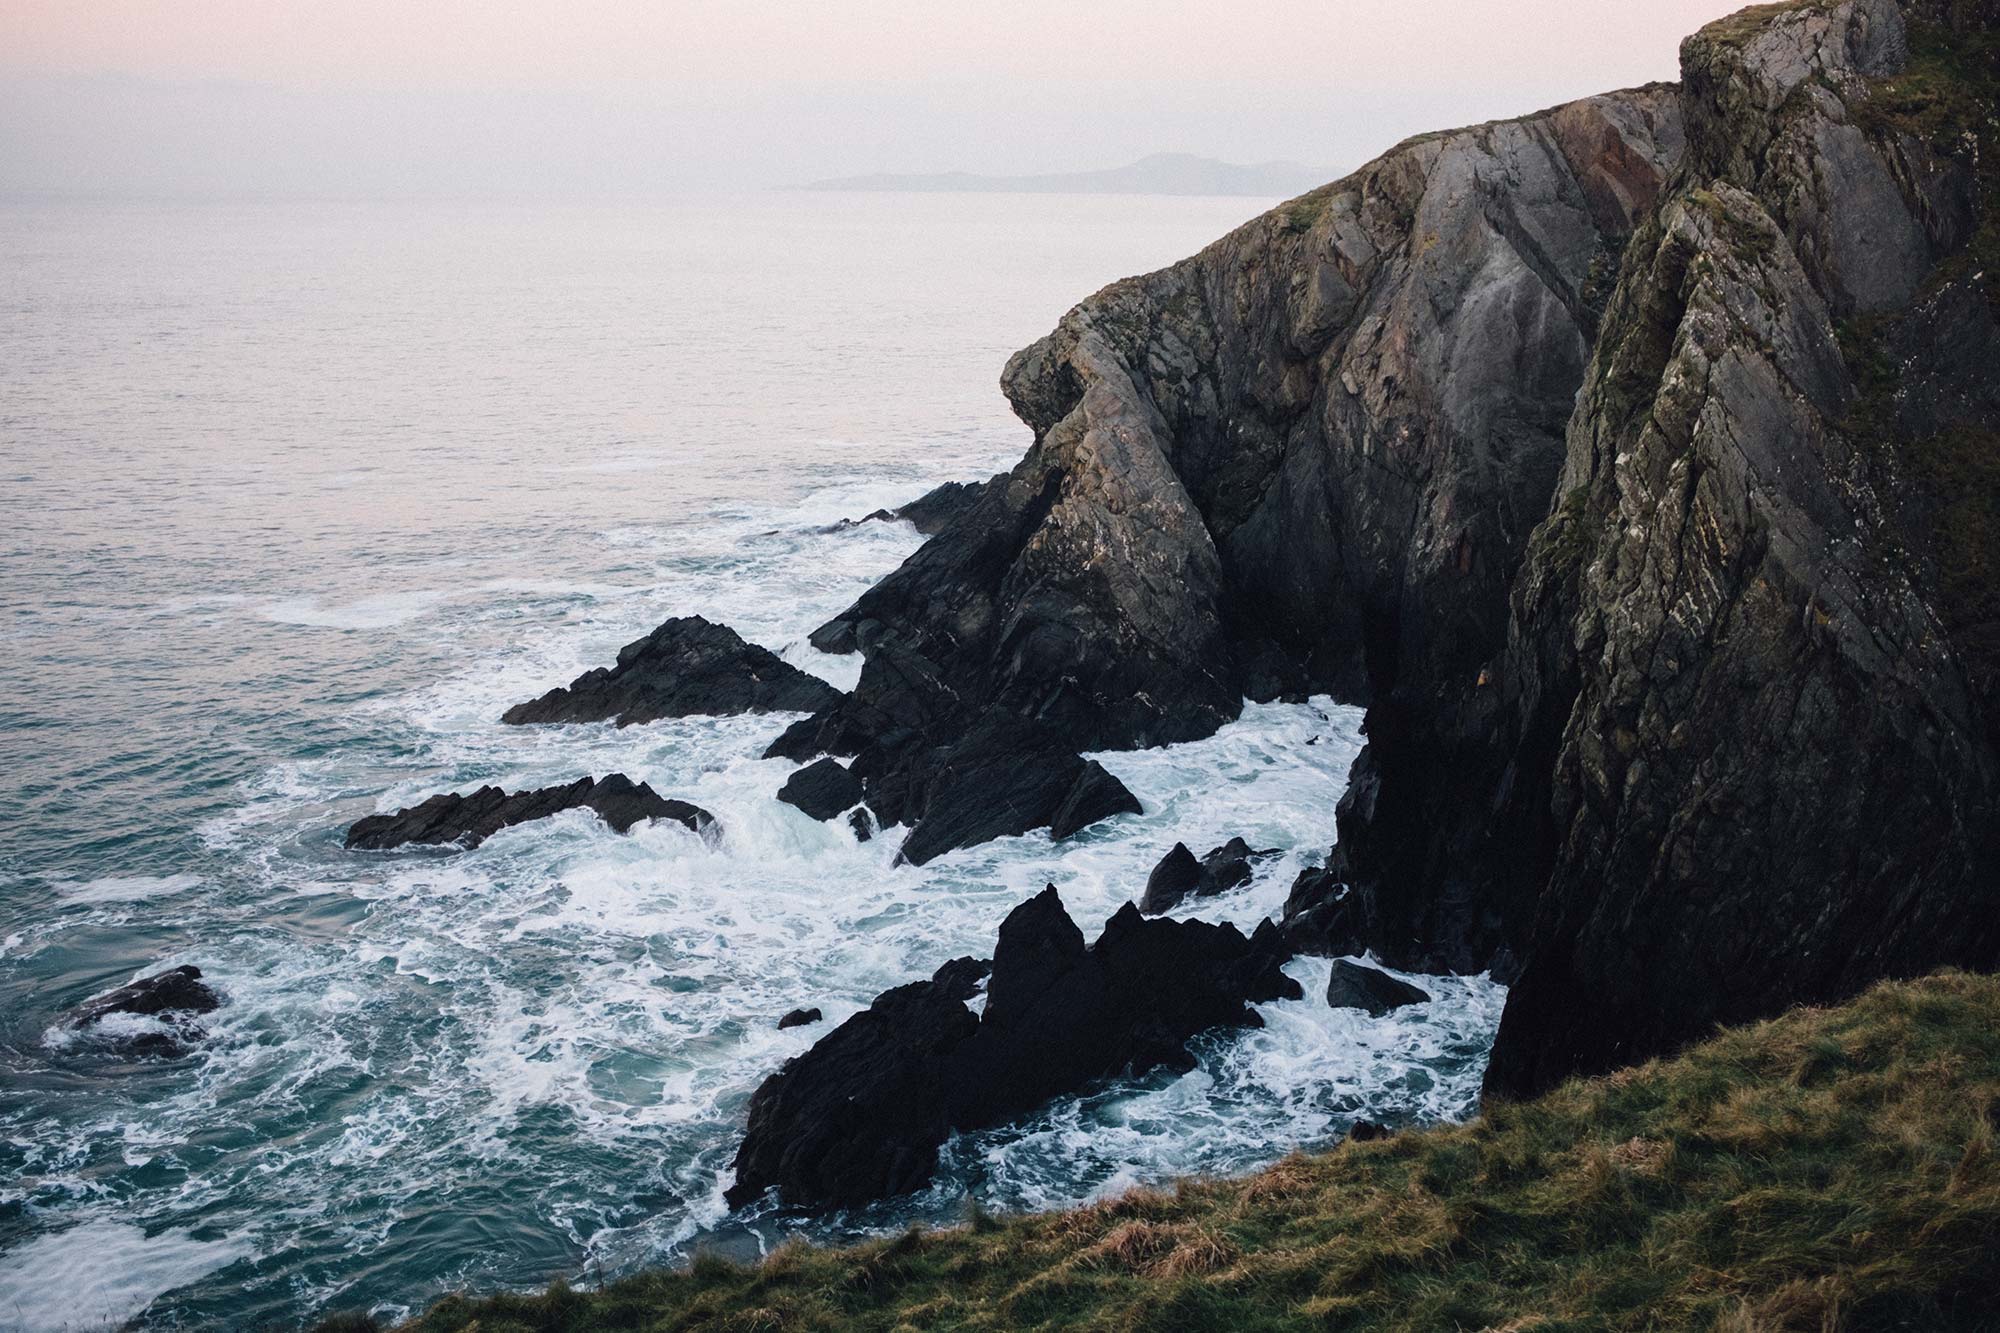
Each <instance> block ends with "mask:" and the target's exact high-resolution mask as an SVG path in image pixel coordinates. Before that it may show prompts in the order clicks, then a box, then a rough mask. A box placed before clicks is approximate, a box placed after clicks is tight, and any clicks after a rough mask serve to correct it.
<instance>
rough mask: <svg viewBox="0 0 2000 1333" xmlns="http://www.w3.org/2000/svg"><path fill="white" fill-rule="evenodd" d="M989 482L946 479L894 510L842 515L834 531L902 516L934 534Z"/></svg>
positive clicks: (918, 527) (920, 530)
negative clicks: (859, 514)
mask: <svg viewBox="0 0 2000 1333" xmlns="http://www.w3.org/2000/svg"><path fill="white" fill-rule="evenodd" d="M1003 475H1004V474H1003ZM995 480H998V478H996V479H995ZM987 485H988V483H986V482H983V481H947V482H945V483H944V484H943V485H942V486H936V487H933V488H932V489H930V490H928V491H925V492H924V493H923V494H922V495H920V496H918V497H917V498H916V499H914V500H912V501H910V502H909V503H908V504H906V505H899V506H897V507H896V508H894V509H877V510H876V511H875V512H874V513H872V514H864V515H862V516H861V517H860V518H858V519H855V518H843V519H842V520H840V522H838V523H836V524H834V525H833V526H834V530H835V531H838V530H839V529H842V528H852V527H858V526H860V525H861V524H863V523H891V522H895V521H896V520H898V519H900V520H902V521H903V522H906V523H909V524H910V525H911V526H913V527H915V528H916V530H917V531H918V532H921V533H923V534H924V535H925V536H926V537H930V536H934V535H936V534H937V533H938V532H941V531H942V530H943V529H944V527H945V525H946V524H948V523H950V522H951V521H952V520H953V519H955V518H957V517H958V516H959V515H960V514H962V513H964V512H965V511H966V510H967V509H969V508H971V507H972V504H973V502H974V501H975V500H977V499H978V498H979V493H980V491H982V490H984V489H985V487H986V486H987ZM824 651H838V652H852V651H853V645H852V643H851V642H850V643H848V645H847V646H846V647H844V648H839V649H830V650H824Z"/></svg>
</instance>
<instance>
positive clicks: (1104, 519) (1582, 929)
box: [781, 0, 2000, 1093]
mask: <svg viewBox="0 0 2000 1333" xmlns="http://www.w3.org/2000/svg"><path fill="white" fill-rule="evenodd" d="M1995 27H1996V16H1995V12H1994V7H1993V5H1992V4H1990V3H1985V2H1984V0H1952V2H1950V3H1947V0H1901V3H1900V4H1899V3H1897V0H1794V2H1793V3H1788V4H1780V5H1775V6H1763V7H1759V8H1756V9H1752V10H1747V11H1745V12H1744V13H1743V14H1740V15H1737V16H1735V17H1734V18H1731V19H1728V20H1725V21H1723V22H1721V23H1718V24H1715V25H1712V26H1711V27H1710V28H1708V29H1706V30H1704V31H1703V32H1702V33H1700V34H1699V35H1697V36H1695V37H1694V38H1691V39H1690V40H1689V41H1688V43H1687V44H1686V45H1685V47H1684V49H1683V66H1684V73H1685V82H1684V84H1683V85H1681V86H1678V87H1669V86H1659V87H1650V88H1642V89H1636V90H1633V91H1629V92H1624V93H1616V94H1610V95H1607V96H1604V97H1596V98H1587V99H1584V100H1583V101H1580V102H1575V103H1571V104H1569V105H1567V106H1564V107H1559V108H1557V109H1555V110H1553V111H1549V112H1546V113H1543V114H1541V115H1537V116H1530V117H1527V118H1524V119H1521V120H1516V121H1506V122H1500V123H1496V124H1492V125H1486V126H1480V127H1476V128H1473V129H1467V130H1459V131H1453V132H1449V133H1444V134H1436V135H1429V136H1424V137H1422V138H1418V139H1414V140H1411V141H1410V142H1408V143H1406V144H1403V145H1402V146H1400V147H1398V148H1397V149H1395V150H1393V151H1392V152H1390V153H1388V154H1386V155H1385V156H1383V157H1382V158H1380V159H1378V160H1377V161H1375V162H1373V163H1371V164H1369V165H1368V166H1367V167H1365V168H1363V169H1362V170H1361V171H1360V172H1358V173H1356V174H1355V175H1354V176H1352V177H1349V178H1348V179H1347V180H1344V181H1341V182H1338V183H1336V184H1334V185H1331V186H1328V187H1326V188H1324V189H1322V190H1318V191H1315V192H1313V193H1312V194H1309V195H1306V196H1304V197H1302V198H1300V199H1298V200H1294V201H1293V202H1291V203H1290V204H1287V205H1285V206H1283V207H1281V208H1279V209H1277V210H1274V211H1273V212H1272V213H1269V214H1267V215H1265V216H1264V217H1262V218H1259V219H1257V220H1255V221H1253V222H1251V223H1249V224H1247V225H1246V226H1244V227H1242V228H1240V229H1238V230H1237V231H1236V232H1233V233H1231V234H1230V235H1229V236H1227V237H1225V238H1223V239H1222V240H1220V241H1218V242H1217V243H1216V244H1214V245H1212V246H1210V247H1209V248H1208V249H1207V250H1205V251H1203V252H1202V253H1201V254H1200V255H1197V256H1195V257H1194V258H1193V259H1190V260H1188V261H1186V262H1184V263H1182V264H1178V265H1175V266H1174V267H1172V268H1169V269H1166V270H1163V271H1161V272H1159V273H1155V274H1151V275H1148V276H1145V277H1141V278H1135V279H1131V280H1128V281H1125V282H1120V283H1116V284H1113V285H1112V286H1110V287H1108V288H1106V289H1105V290H1104V291H1102V292H1100V293H1098V294H1097V295H1096V296H1094V297H1092V298H1090V299H1089V300H1087V301H1085V302H1084V303H1083V304H1081V305H1079V306H1078V307H1077V308H1076V309H1075V310H1073V311H1071V312H1070V313H1069V314H1068V315H1067V316H1065V317H1064V319H1063V320H1062V322H1061V324H1060V325H1059V326H1058V328H1057V329H1056V330H1055V332H1054V333H1052V334H1051V335H1050V336H1049V337H1047V338H1045V339H1043V340H1041V341H1040V342H1038V343H1036V344H1035V345H1033V346H1032V347H1029V348H1027V349H1026V350H1024V351H1023V352H1021V353H1019V354H1018V355H1016V356H1015V357H1014V358H1013V360H1012V361H1010V362H1009V364H1008V367H1007V370H1006V372H1005V376H1004V379H1003V384H1004V387H1005V389H1006V391H1007V393H1008V395H1009V397H1010V399H1011V400H1012V401H1013V403H1014V405H1015V408H1016V410H1017V412H1018V413H1019V414H1020V415H1021V417H1022V418H1023V419H1024V420H1025V421H1027V422H1028V423H1029V425H1030V426H1031V427H1033V429H1034V432H1035V437H1036V438H1035V444H1034V446H1033V448H1032V449H1031V450H1030V451H1029V453H1028V455H1027V456H1026V457H1025V458H1024V459H1023V460H1022V462H1021V463H1020V465H1019V466H1017V467H1016V468H1015V469H1014V470H1013V471H1012V472H1010V473H1009V474H1007V475H1006V476H1005V477H1004V478H998V479H995V480H994V481H993V482H991V483H989V484H987V485H986V486H985V487H984V488H983V489H982V490H981V492H980V494H979V495H978V497H977V498H976V499H975V500H974V501H973V503H972V504H971V505H970V507H968V508H967V509H966V510H965V511H964V512H963V513H962V514H960V515H959V516H958V517H957V518H955V519H954V520H952V521H951V522H949V523H947V524H946V525H945V527H944V528H943V529H942V530H941V531H940V532H939V533H938V535H937V536H936V537H935V538H933V539H932V541H931V542H930V543H929V544H927V545H926V546H925V547H924V548H923V549H921V550H920V551H918V552H917V553H916V554H915V555H914V556H912V557H911V558H910V559H909V560H908V561H907V562H905V564H904V565H903V566H902V568H900V569H899V570H897V571H896V572H895V573H894V574H892V575H891V576H890V577H889V578H887V579H885V580H883V582H882V583H880V584H879V585H877V586H876V587H875V588H873V589H871V590H870V591H869V592H868V593H867V594H865V595H864V596H863V597H862V598H860V599H859V600H858V601H857V602H856V603H855V605H854V606H853V607H851V608H850V609H849V610H847V611H846V612H844V613H842V615H841V616H839V617H837V618H836V619H835V620H834V621H832V622H830V623H829V624H828V625H827V626H825V627H823V628H822V630H821V631H819V633H818V634H817V636H816V641H817V642H819V643H820V644H821V646H823V647H826V648H828V649H830V650H850V649H852V650H858V651H861V652H863V653H865V654H866V655H867V658H868V661H867V663H866V664H865V666H864V670H863V673H862V681H861V685H860V687H859V688H858V689H857V690H856V691H855V692H854V694H853V696H852V697H850V698H849V699H847V700H844V701H842V702H841V703H840V704H838V705H836V706H835V707H834V708H832V709H829V710H826V711H825V712H823V713H822V714H821V715H819V716H818V717H816V718H815V719H813V721H812V722H811V723H809V724H806V725H805V726H804V727H802V728H801V729H799V730H798V731H797V732H796V733H794V734H793V735H791V736H789V737H788V738H787V740H786V742H783V743H781V744H783V745H789V746H792V747H795V748H798V749H801V750H803V751H805V752H806V754H803V755H801V757H807V755H809V754H810V753H818V752H821V751H824V752H829V753H839V754H853V755H857V756H858V757H857V758H856V762H855V770H856V772H857V773H858V774H859V775H860V776H861V777H862V780H863V782H864V785H865V786H866V787H867V790H868V795H869V800H870V804H871V806H874V808H876V809H877V810H878V811H883V810H884V807H883V806H882V805H877V804H876V793H877V792H878V791H880V792H882V793H884V797H885V800H886V802H887V803H888V805H889V806H891V807H895V808H898V809H900V810H901V811H902V812H903V813H905V814H919V813H920V812H921V811H922V809H923V807H924V805H925V802H926V801H927V800H928V799H929V798H930V796H931V795H932V794H933V792H934V791H935V790H937V789H939V788H942V787H948V785H949V781H950V779H949V776H948V775H949V774H950V773H951V771H952V765H951V764H950V763H949V762H947V761H946V752H947V748H948V747H947V746H946V744H945V740H944V738H946V737H949V736H955V735H964V734H969V733H970V732H971V731H972V730H973V729H974V728H975V727H983V728H985V730H986V733H987V734H988V735H989V736H1005V735H1009V734H1012V733H1013V730H1014V729H1015V728H1019V727H1026V728H1031V729H1040V730H1039V732H1038V733H1031V734H1039V735H1041V736H1044V737H1047V738H1048V742H1047V743H1048V744H1049V745H1051V746H1055V747H1061V748H1068V749H1078V748H1080V749H1082V750H1085V751H1088V750H1093V749H1115V748H1119V747H1125V746H1139V745H1152V744H1158V743H1161V742H1165V741H1174V740H1181V739H1186V738H1189V737H1192V736H1198V735H1202V734H1205V733H1206V732H1208V731H1211V730H1213V729H1214V727H1215V726H1217V725H1218V724H1219V723H1221V722H1223V721H1225V720H1227V719H1228V718H1230V717H1232V716H1234V714H1235V711H1236V709H1237V707H1238V701H1239V699H1240V698H1241V697H1242V696H1243V695H1245V694H1248V695H1249V696H1251V697H1254V698H1269V697H1273V696H1276V695H1280V694H1291V693H1296V692H1298V691H1302V690H1308V689H1310V690H1327V691H1330V692H1332V693H1334V694H1335V695H1336V696H1338V697H1340V698H1342V699H1345V700H1348V701H1353V702H1359V703H1365V704H1367V705H1368V707H1369V716H1368V722H1367V735H1368V745H1367V748H1366V750H1365V751H1364V752H1363V755H1362V757H1361V759H1360V761H1359V762H1358V763H1357V765H1356V767H1355V769H1354V772H1353V774H1352V778H1351V781H1350V785H1349V790H1348V793H1347V795H1346V797H1345V798H1344V799H1343V800H1342V802H1341V806H1340V810H1339V826H1340V836H1339V841H1338V844H1337V846H1336V847H1335V848H1334V849H1333V851H1332V854H1331V855H1330V857H1329V859H1328V862H1327V864H1326V866H1325V867H1324V868H1323V869H1320V870H1316V871H1313V872H1310V873H1308V874H1306V875H1304V876H1302V877H1301V878H1300V880H1299V881H1298V883H1297V884H1296V885H1295V886H1294V888H1293V892H1292V895H1291V900H1290V902H1289V903H1288V907H1287V917H1286V923H1285V925H1286V929H1287V932H1288V935H1289V937H1290V938H1291V939H1293V940H1294V941H1296V942H1298V943H1299V944H1300V945H1301V946H1302V947H1307V948H1313V949H1317V950H1320V951H1323V952H1326V953H1329V954H1334V955H1343V954H1348V953H1352V952H1357V951H1361V950H1367V951H1371V952H1373V953H1374V954H1375V955H1376V956H1378V957H1380V958H1382V959H1383V960H1384V961H1385V962H1387V963H1389V964H1390V965H1392V966H1396V967H1400V968H1405V969H1414V970H1439V969H1445V970H1457V971H1480V970H1488V969H1490V970H1492V971H1493V972H1495V973H1496V974H1497V975H1499V976H1500V977H1501V978H1503V979H1506V980H1509V981H1511V982H1514V983H1515V984H1514V987H1513V991H1512V995H1511V998H1510V1002H1509V1005H1508V1009H1507V1015H1506V1018H1505V1021H1504V1022H1503V1024H1502V1027H1501V1032H1500V1038H1499V1044H1498V1048H1497V1049H1496V1052H1495V1056H1494V1061H1493V1066H1492V1072H1491V1076H1490V1077H1491V1084H1490V1086H1491V1087H1492V1089H1493V1090H1494V1091H1496V1092H1502V1093H1524V1092H1528V1091H1532V1090H1534V1089H1537V1088H1540V1087H1543V1086H1546V1085H1547V1084H1548V1083H1549V1082H1551V1081H1552V1080H1554V1079H1557V1078H1560V1077H1562V1076H1563V1075H1565V1074H1567V1073H1571V1072H1575V1071H1588V1070H1594V1069H1601V1068H1604V1067H1606V1066H1608V1065H1611V1064H1615V1063H1618V1062H1622V1061H1627V1060H1632V1059H1638V1058H1642V1057H1644V1056H1647V1055H1651V1054H1654V1053H1657V1052H1660V1051H1663V1050H1666V1049H1669V1048H1672V1047H1674V1046H1676V1045H1679V1044H1681V1043H1683V1042H1685V1041H1687V1040H1689V1039H1690V1038H1693V1037H1696V1036H1698V1035H1700V1034H1701V1033H1703V1032H1706V1031H1707V1030H1709V1028H1710V1027H1711V1026H1712V1025H1713V1024H1715V1023H1718V1022H1736V1021H1743V1020H1747V1019H1750V1018H1754V1017H1757V1016H1761V1015H1764V1014H1768V1013H1771V1012H1774V1011H1775V1010H1777V1009H1780V1008H1783V1007H1784V1006H1786V1005H1788V1004H1792V1003H1795V1002H1798V1001H1812V1000H1831V999H1834V998H1837V997H1839V996H1843V995H1846V994H1849V993H1852V992H1853V991H1855V990H1856V989H1858V988H1859V987H1861V986H1863V985H1865V984H1867V983H1868V982H1869V981H1871V980H1873V979H1875V978H1877V977H1880V976H1884V975H1897V974H1908V973H1912V972H1916V971H1921V970H1924V969H1926V968H1930V967H1934V966H1936V965H1939V964H1943V963H1965V964H1972V965H1979V966H1985V965H1991V964H1992V963H1994V962H1995V961H1996V959H2000V911H1996V910H1995V908H1996V906H2000V903H1996V901H1995V895H1996V888H1995V886H1996V884H2000V806H1996V795H1995V793H1996V788H2000V741H1996V726H1997V725H2000V724H1996V718H1997V717H2000V629H1996V628H1995V626H1996V625H2000V580H1996V576H1995V573H1994V571H1995V568H1996V561H1995V552H1996V549H2000V544H1997V543H1996V539H1995V538H1994V536H1993V534H1994V532H1996V531H2000V498H1996V497H2000V462H1996V458H2000V442H1997V441H2000V387H1997V386H2000V377H1996V376H1995V375H1994V374H1993V373H1992V367H1993V366H1994V365H1996V364H2000V336H1996V321H1995V308H1996V301H1995V296H1994V283H1995V282H1996V280H2000V277H1996V275H2000V240H1996V234H2000V233H1996V229H1995V225H1994V219H1995V205H1996V195H1995V192H1994V183H1995V173H1996V164H2000V141H1996V131H1995V129H1994V126H1995V125H1996V124H1997V123H2000V115H1996V109H1995V100H1996V98H1995V89H1996V86H2000V76H1996V59H1997V58H1996V50H2000V47H1997V46H1996V35H1995ZM919 680H920V681H922V682H923V687H922V690H923V691H927V692H928V697H929V698H931V699H932V700H933V701H934V704H933V705H932V706H933V707H934V712H933V713H932V714H930V715H929V716H928V717H927V718H926V719H925V720H924V721H923V722H922V723H921V724H909V725H908V727H907V728H906V729H905V730H903V731H900V732H899V731H898V730H897V726H898V725H900V724H899V723H897V722H896V721H895V720H894V719H895V718H896V717H898V716H900V710H902V709H903V703H904V701H906V700H907V698H908V690H909V688H910V682H912V681H919ZM913 735H922V736H924V737H925V738H926V739H925V741H924V742H923V743H911V742H910V741H909V737H911V736H913ZM885 738H887V739H885ZM1010 745H1014V746H1015V747H1016V748H1018V749H1019V750H1020V751H1021V752H1024V753H1034V752H1037V751H1036V749H1035V745H1032V744H1027V743H1017V742H1010ZM1034 804H1037V805H1046V804H1047V800H1046V796H1045V795H1043V794H1039V793H1038V794H1037V800H1036V801H1035V802H1034ZM1024 813H1031V814H1033V815H1035V816H1036V817H1039V815H1040V811H1039V810H1034V811H1026V812H1024ZM885 817H888V816H887V814H886V812H885ZM1003 822H1005V821H1003ZM1014 822H1018V821H1014ZM999 828H1000V825H998V824H996V825H993V826H992V827H990V828H987V827H978V826H973V825H968V826H967V827H965V828H963V829H961V830H958V831H956V832H954V833H953V835H952V837H953V838H958V839H960V840H962V839H964V838H969V837H974V836H985V835H988V834H989V833H990V832H993V831H998V830H999ZM946 841H949V840H948V839H947V840H946Z"/></svg>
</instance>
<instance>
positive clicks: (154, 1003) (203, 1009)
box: [69, 964, 222, 1056]
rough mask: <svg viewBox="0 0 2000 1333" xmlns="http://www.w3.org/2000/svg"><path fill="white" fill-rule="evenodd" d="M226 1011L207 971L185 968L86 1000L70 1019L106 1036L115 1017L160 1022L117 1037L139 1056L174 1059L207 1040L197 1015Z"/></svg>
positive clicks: (79, 1026)
mask: <svg viewBox="0 0 2000 1333" xmlns="http://www.w3.org/2000/svg"><path fill="white" fill-rule="evenodd" d="M221 1007H222V997H221V996H219V995H217V994H216V993H215V991H214V990H213V989H212V988H210V986H209V985H208V983H206V982H205V981H203V980H202V979H201V969H200V968H198V967H194V966H192V965H189V964H183V965H182V966H180V967H170V968H168V969H167V970H166V971H164V972H155V973H154V974H153V975H151V976H149V977H140V978H139V979H138V980H137V981H134V982H130V983H128V984H126V985H123V986H120V987H119V988H118V989H116V990H114V991H110V992H107V993H106V994H103V995H100V996H98V997H96V998H95V999H92V1000H86V1001H84V1002H83V1003H82V1004H80V1005H78V1006H77V1007H76V1010H75V1012H73V1013H72V1014H71V1015H70V1018H69V1025H70V1026H71V1027H72V1028H75V1029H76V1030H77V1031H79V1032H90V1033H92V1034H93V1035H99V1036H102V1035H105V1029H104V1027H103V1023H104V1020H105V1019H107V1018H110V1017H112V1016H114V1015H118V1014H130V1015H132V1016H134V1017H136V1018H152V1019H158V1020H159V1025H158V1026H155V1027H148V1028H146V1029H144V1030H142V1031H132V1032H120V1033H117V1034H115V1037H114V1041H115V1044H116V1045H117V1046H118V1047H120V1048H121V1049H122V1050H125V1051H127V1052H130V1053H131V1054H134V1055H162V1056H174V1055H181V1054H183V1053H185V1052H186V1051H187V1049H188V1047H190V1046H192V1045H193V1044H194V1043H195V1042H197V1041H199V1040H200V1039H201V1037H202V1031H201V1028H200V1027H199V1026H198V1025H197V1024H195V1023H194V1022H193V1021H192V1018H191V1016H192V1015H194V1014H205V1013H209V1012H212V1011H213V1010H216V1009H219V1008H221Z"/></svg>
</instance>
